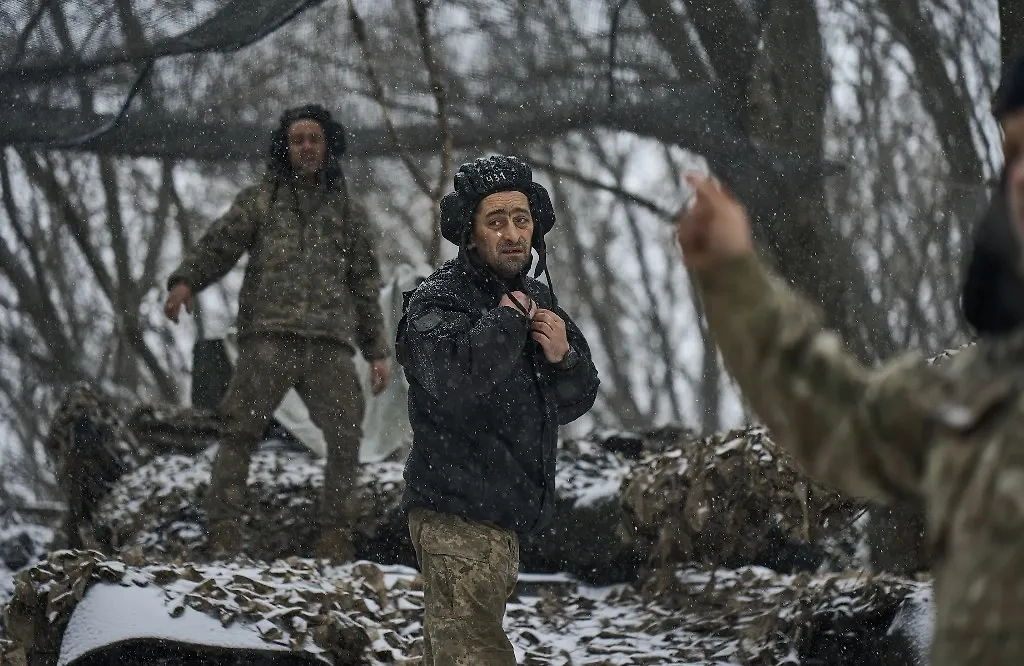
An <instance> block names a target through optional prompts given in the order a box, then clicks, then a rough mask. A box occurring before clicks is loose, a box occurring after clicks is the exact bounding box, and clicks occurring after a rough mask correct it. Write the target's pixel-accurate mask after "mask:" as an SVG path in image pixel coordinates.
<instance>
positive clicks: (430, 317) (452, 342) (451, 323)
mask: <svg viewBox="0 0 1024 666" xmlns="http://www.w3.org/2000/svg"><path fill="white" fill-rule="evenodd" d="M399 328H400V331H399V335H401V336H403V339H402V340H400V344H401V346H402V347H404V349H403V350H402V353H401V355H400V358H399V361H400V362H401V363H402V365H403V366H404V367H405V369H406V372H407V373H408V374H409V377H410V379H413V380H415V381H416V382H417V383H419V384H420V385H421V386H422V387H423V388H424V389H426V391H427V392H428V393H430V394H431V395H432V396H433V397H434V398H435V399H437V400H439V401H442V402H451V401H459V400H467V399H473V398H475V397H477V396H480V395H484V394H486V393H488V392H490V391H491V390H492V389H493V388H494V387H495V386H496V385H497V384H499V383H500V382H502V381H503V380H504V379H505V378H507V377H508V376H509V375H510V374H511V373H512V371H513V370H514V368H515V367H516V364H518V363H520V362H522V357H523V349H524V347H525V346H526V341H527V339H528V337H529V332H530V325H529V321H528V320H527V319H526V317H524V316H522V315H521V314H519V313H517V312H515V311H514V310H512V308H507V307H497V308H494V309H493V310H490V311H489V312H487V313H486V314H485V315H484V316H483V317H481V318H480V319H479V320H478V321H477V322H476V323H475V324H473V323H472V322H471V321H470V319H469V317H468V315H467V314H466V313H465V312H463V311H460V310H458V309H456V308H450V307H446V306H445V305H444V304H443V303H438V302H437V301H434V302H432V303H429V304H424V305H417V304H415V303H410V306H409V311H408V312H407V313H406V321H405V322H404V325H402V326H400V327H399Z"/></svg>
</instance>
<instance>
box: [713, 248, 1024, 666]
mask: <svg viewBox="0 0 1024 666" xmlns="http://www.w3.org/2000/svg"><path fill="white" fill-rule="evenodd" d="M697 280H698V282H699V283H700V287H701V293H702V296H703V298H704V300H705V308H706V312H707V316H708V322H709V325H710V328H711V331H712V334H713V335H714V337H715V340H716V341H717V343H718V345H719V348H720V349H721V351H722V355H723V358H724V360H725V364H726V366H727V367H728V369H729V371H730V372H731V373H732V374H733V376H734V377H735V378H736V380H737V381H738V383H739V386H740V388H741V390H742V391H743V394H744V396H745V397H746V399H747V400H748V401H749V402H750V404H751V406H752V407H753V408H754V409H755V411H756V412H757V413H758V415H759V416H760V417H761V418H762V419H763V420H764V422H765V424H766V425H767V426H768V427H769V428H770V429H771V431H772V433H773V436H774V437H775V439H776V441H777V442H779V443H780V444H781V445H783V446H785V447H786V448H787V449H788V450H789V451H790V452H791V453H792V454H793V455H794V456H795V457H796V458H797V460H798V461H799V462H800V464H801V465H802V466H803V467H804V469H805V471H807V472H808V473H809V474H810V475H812V476H814V477H817V478H818V479H819V480H821V481H823V482H825V483H828V484H831V485H833V486H834V487H836V488H837V489H839V490H840V491H845V492H848V493H851V494H856V495H860V496H863V497H867V498H873V499H877V500H883V501H884V500H894V499H899V498H907V499H915V500H917V501H921V502H923V503H924V505H925V507H926V511H927V516H928V533H929V534H928V536H929V540H930V543H931V545H932V547H933V548H934V549H935V572H934V573H935V603H936V624H935V639H934V641H933V645H932V652H933V656H932V662H931V663H932V664H933V666H935V665H941V666H945V665H952V664H968V663H970V664H982V663H984V664H993V665H1003V664H1010V663H1015V664H1016V663H1024V333H1022V334H1015V335H1013V336H1008V337H1006V338H1003V339H996V338H993V339H986V340H983V341H981V342H979V343H978V344H977V345H974V346H971V347H968V348H966V349H965V350H963V351H961V352H960V353H958V354H956V355H955V356H953V357H952V358H951V359H949V360H948V361H947V362H945V363H942V364H933V365H929V364H928V363H927V362H926V361H925V359H924V358H923V357H922V356H921V355H919V354H914V353H911V354H908V355H906V356H904V357H902V358H899V359H896V360H894V361H890V362H889V363H887V364H885V365H882V366H881V367H878V368H874V369H870V368H867V367H864V366H863V365H861V364H860V363H859V362H858V361H857V360H856V359H855V358H854V357H853V356H851V355H850V354H848V353H847V352H845V351H844V350H843V348H842V343H841V340H840V339H839V338H838V336H837V335H836V334H835V333H833V332H830V331H828V330H826V329H825V328H824V327H823V325H822V320H821V318H820V316H819V313H818V311H817V310H816V309H815V308H813V307H812V306H811V305H810V304H809V303H807V302H806V301H804V300H803V299H802V298H800V297H799V296H797V295H796V294H795V293H794V292H793V291H792V290H790V289H789V288H788V287H787V286H785V285H784V283H783V282H782V281H781V280H779V279H778V278H776V277H775V276H774V275H772V274H771V273H770V272H769V271H768V270H767V269H766V268H765V267H763V266H762V265H761V264H760V263H759V262H758V260H757V259H756V258H755V257H754V256H753V255H751V256H747V257H743V258H737V259H733V260H731V261H728V262H725V263H723V264H721V265H718V266H715V267H713V268H710V269H707V270H703V271H699V272H698V273H697Z"/></svg>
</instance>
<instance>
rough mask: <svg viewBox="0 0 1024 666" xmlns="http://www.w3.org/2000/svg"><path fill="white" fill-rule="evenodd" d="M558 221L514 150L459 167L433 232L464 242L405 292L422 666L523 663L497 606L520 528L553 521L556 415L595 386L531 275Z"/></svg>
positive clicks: (584, 405)
mask: <svg viewBox="0 0 1024 666" xmlns="http://www.w3.org/2000/svg"><path fill="white" fill-rule="evenodd" d="M554 223H555V213H554V210H553V209H552V207H551V200H550V199H549V198H548V194H547V191H546V190H545V189H544V188H543V187H542V186H541V185H540V184H538V183H535V182H533V175H532V172H531V170H530V168H529V167H528V166H527V165H526V164H525V163H523V162H522V161H521V160H519V159H517V158H515V157H506V156H504V155H496V156H493V157H489V158H486V159H478V160H476V161H475V162H472V163H469V164H463V165H462V167H460V168H459V171H458V173H456V174H455V191H454V192H451V193H449V194H448V195H446V196H445V197H444V199H442V201H441V231H442V234H443V235H444V237H445V238H446V239H447V240H449V241H450V242H452V243H454V244H455V245H457V246H458V247H459V255H458V256H457V257H456V258H455V259H452V260H451V261H448V262H447V263H445V264H444V265H443V266H442V267H441V268H439V269H438V270H437V271H435V272H434V273H433V274H432V275H431V276H430V277H428V278H427V279H426V281H424V282H423V283H422V284H420V286H419V287H417V288H416V289H415V290H414V291H413V292H411V293H410V294H409V295H408V297H407V301H406V309H405V314H404V316H403V318H402V320H401V322H399V325H398V340H397V346H396V349H397V356H398V361H399V363H401V365H402V367H403V368H404V370H405V376H406V377H407V378H408V380H409V421H410V423H411V424H412V431H413V442H412V449H411V451H410V453H409V458H408V461H407V463H406V468H405V482H406V489H405V498H404V503H405V507H406V508H407V509H408V516H409V531H410V534H411V536H412V542H413V545H414V547H415V550H416V558H417V561H418V563H419V567H420V571H421V572H422V575H423V595H424V616H423V644H424V662H423V663H424V666H456V665H462V664H467V665H468V664H488V665H492V666H513V665H514V664H515V663H516V659H515V653H514V652H513V649H512V645H511V643H510V642H509V640H508V637H507V636H506V635H505V632H504V630H503V628H502V617H503V615H504V612H505V603H506V601H507V599H508V597H509V595H510V594H511V593H512V590H513V588H514V587H515V584H516V581H517V579H518V573H519V537H520V536H523V535H528V534H534V533H536V532H538V531H539V530H541V529H543V528H544V527H545V526H546V525H548V524H549V523H550V521H551V516H552V513H553V511H554V506H555V447H556V443H557V436H558V426H560V425H563V424H566V423H569V422H571V421H574V420H575V419H577V418H579V417H580V416H582V415H583V414H585V413H586V412H587V411H588V410H589V409H590V408H591V406H593V404H594V399H595V397H596V395H597V387H598V378H597V370H596V369H595V368H594V364H593V363H592V362H591V360H590V348H589V347H588V345H587V341H586V340H585V339H584V337H583V334H582V333H581V332H580V330H579V328H577V327H576V325H575V324H574V323H573V322H572V320H571V319H570V318H569V315H568V314H566V313H565V312H564V311H563V310H562V309H561V308H559V307H558V305H557V304H556V302H555V298H554V295H553V294H552V292H551V289H550V288H549V287H545V286H544V285H543V284H542V283H540V282H538V281H537V280H536V279H534V278H535V277H538V276H539V275H540V273H542V272H545V273H546V263H545V256H546V252H545V242H544V236H545V234H547V233H548V232H549V231H550V230H551V227H552V226H554ZM531 250H536V251H537V255H538V264H537V270H536V271H535V273H534V278H531V277H529V275H528V274H527V273H528V270H529V268H530V265H531V262H532V252H531ZM548 284H549V286H550V276H548Z"/></svg>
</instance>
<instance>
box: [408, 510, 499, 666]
mask: <svg viewBox="0 0 1024 666" xmlns="http://www.w3.org/2000/svg"><path fill="white" fill-rule="evenodd" d="M409 532H410V535H411V536H412V543H413V547H414V548H415V549H416V560H417V562H418V563H419V567H420V573H421V575H422V577H423V666H485V665H486V666H515V663H516V658H515V652H514V651H513V649H512V643H511V642H509V640H508V636H506V635H505V630H504V628H503V627H502V620H503V618H504V616H505V603H506V602H507V601H508V598H509V597H510V596H511V595H512V591H513V590H514V589H515V586H516V581H517V580H518V578H519V539H518V538H517V537H516V535H515V533H513V532H509V531H508V530H504V529H501V528H499V527H494V526H490V525H485V524H482V523H476V522H472V521H468V520H464V519H462V518H459V517H457V516H453V515H449V514H444V513H437V512H434V511H429V510H427V509H422V508H413V509H411V510H410V511H409Z"/></svg>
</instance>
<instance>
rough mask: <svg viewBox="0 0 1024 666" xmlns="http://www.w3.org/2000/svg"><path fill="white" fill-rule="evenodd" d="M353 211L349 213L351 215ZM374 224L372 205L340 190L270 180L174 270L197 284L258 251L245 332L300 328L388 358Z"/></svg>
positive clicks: (175, 277) (241, 321) (245, 302)
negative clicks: (364, 204)
mask: <svg viewBox="0 0 1024 666" xmlns="http://www.w3.org/2000/svg"><path fill="white" fill-rule="evenodd" d="M346 213H348V215H347V216H346ZM373 246H374V243H373V231H372V229H371V226H370V221H369V219H368V218H367V215H366V213H365V211H364V210H363V208H362V207H361V206H359V205H358V204H357V203H356V202H355V201H352V200H349V201H347V202H346V194H345V193H344V192H343V191H341V190H340V189H338V188H334V187H332V188H330V189H326V188H324V187H323V186H320V187H319V188H311V187H308V186H307V185H305V184H303V185H300V186H299V187H297V188H294V190H293V188H290V187H288V186H287V185H286V184H280V185H279V186H277V187H275V185H274V182H273V181H271V180H269V179H268V180H265V181H264V182H262V183H261V184H259V185H256V186H254V187H249V188H246V189H244V190H242V192H241V193H240V194H239V195H238V197H237V198H236V199H235V202H234V204H233V205H232V206H231V208H230V210H228V212H227V213H225V214H224V216H223V217H221V218H220V219H219V220H217V221H216V222H214V224H213V225H212V226H211V227H210V229H209V230H208V231H207V232H206V233H205V234H204V235H203V237H202V238H201V239H200V240H199V242H198V243H197V244H196V247H195V248H193V249H192V250H191V251H190V252H188V254H186V255H185V258H184V259H183V260H182V262H181V265H180V266H178V268H176V269H175V270H174V272H173V273H172V274H171V276H170V278H168V280H167V283H168V288H169V289H173V288H174V285H175V284H177V283H178V282H185V283H187V284H188V285H189V286H191V287H192V291H193V292H199V291H201V290H203V289H205V288H206V287H207V286H208V285H209V284H211V283H212V282H214V281H215V280H218V279H219V278H220V277H221V276H223V275H224V274H225V273H227V272H228V271H229V270H231V268H232V267H233V266H234V265H235V264H236V263H237V262H238V260H239V258H240V257H241V256H242V255H243V254H245V253H246V252H248V253H249V263H248V265H247V266H246V269H245V278H244V279H243V280H242V290H241V293H239V295H238V322H237V325H238V332H239V334H241V335H245V334H247V333H256V332H272V333H298V334H300V335H308V336H311V337H328V338H333V339H336V340H340V341H341V342H345V343H348V344H349V345H351V346H352V347H353V348H356V347H358V348H359V349H360V350H361V351H362V354H363V357H364V358H366V359H368V360H372V359H380V358H386V357H387V356H388V345H387V338H386V336H385V334H384V316H383V314H382V313H381V309H380V305H379V303H378V298H379V296H380V288H381V280H380V270H379V267H378V265H377V257H376V254H375V252H374V247H373Z"/></svg>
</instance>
